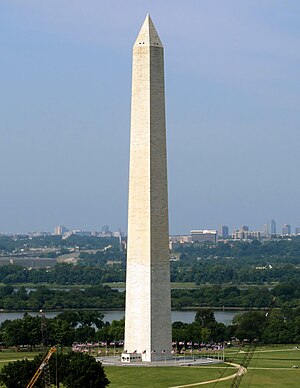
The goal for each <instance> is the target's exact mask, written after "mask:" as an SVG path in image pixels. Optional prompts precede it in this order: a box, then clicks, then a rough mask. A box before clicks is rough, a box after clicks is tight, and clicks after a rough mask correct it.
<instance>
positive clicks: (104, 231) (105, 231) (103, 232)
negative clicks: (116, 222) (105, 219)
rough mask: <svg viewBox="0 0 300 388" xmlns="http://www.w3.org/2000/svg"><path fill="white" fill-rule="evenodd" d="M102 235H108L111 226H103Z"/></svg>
mask: <svg viewBox="0 0 300 388" xmlns="http://www.w3.org/2000/svg"><path fill="white" fill-rule="evenodd" d="M101 232H102V234H108V232H109V225H103V226H102V228H101Z"/></svg>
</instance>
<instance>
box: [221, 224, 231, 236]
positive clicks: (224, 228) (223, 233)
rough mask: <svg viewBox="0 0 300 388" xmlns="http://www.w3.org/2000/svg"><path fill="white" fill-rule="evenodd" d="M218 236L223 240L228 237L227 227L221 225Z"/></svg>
mask: <svg viewBox="0 0 300 388" xmlns="http://www.w3.org/2000/svg"><path fill="white" fill-rule="evenodd" d="M220 236H221V237H222V238H224V239H226V238H228V237H229V227H228V226H227V225H222V226H221V228H220Z"/></svg>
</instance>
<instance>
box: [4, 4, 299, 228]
mask: <svg viewBox="0 0 300 388" xmlns="http://www.w3.org/2000/svg"><path fill="white" fill-rule="evenodd" d="M147 12H149V13H150V14H151V15H152V16H153V18H154V19H155V23H156V26H157V28H158V29H159V31H160V32H161V35H162V36H163V37H164V39H163V44H164V45H165V46H166V47H167V50H166V52H165V58H166V66H165V73H166V86H167V107H166V110H167V117H168V120H167V147H168V156H167V157H168V175H169V220H170V233H172V234H176V233H183V232H185V231H186V232H188V231H189V230H191V229H198V228H205V229H212V228H216V229H219V227H220V226H221V225H222V224H223V223H224V225H225V224H226V225H228V226H230V229H231V230H232V229H234V228H239V227H240V226H241V225H243V224H244V223H246V224H247V225H249V226H250V228H251V229H254V230H261V228H262V225H264V224H266V223H268V224H269V221H270V219H272V218H274V219H275V220H276V223H277V232H278V233H280V232H281V230H282V226H283V225H284V224H286V223H288V224H290V225H292V227H293V228H294V227H296V226H300V204H299V197H300V182H299V180H297V179H296V177H297V174H298V165H299V150H298V148H299V147H298V144H299V143H300V131H299V122H300V107H299V100H300V89H299V87H298V85H299V84H300V73H299V64H300V52H299V50H298V46H299V44H298V43H299V40H300V29H299V26H300V2H295V1H292V0H287V1H285V2H282V1H279V0H272V1H271V0H265V1H263V2H262V1H260V0H245V1H239V0H228V1H226V2H213V1H209V0H203V1H201V2H200V1H199V2H196V1H192V0H187V1H185V2H184V5H183V4H182V1H179V0H172V1H171V0H165V1H164V2H153V1H147V0H145V1H143V2H141V1H139V0H128V1H126V2H124V1H121V0H115V1H113V2H106V3H105V5H104V4H103V3H101V2H99V1H96V0H91V1H90V2H89V6H88V7H87V6H86V4H85V3H80V2H69V1H66V0H62V1H60V2H59V3H57V2H36V1H33V0H28V1H26V2H12V1H9V0H3V1H1V4H0V24H1V38H0V39H1V54H2V55H1V58H2V60H1V70H2V71H1V73H0V82H1V91H2V93H1V94H0V114H1V122H0V139H1V141H0V163H1V190H0V232H11V233H25V232H27V231H33V230H51V231H52V230H53V228H54V226H55V225H59V224H62V225H64V224H66V225H74V228H78V229H89V230H97V229H98V226H99V225H102V224H105V223H110V224H111V225H112V228H113V229H114V230H118V228H119V227H121V229H122V230H124V231H125V232H126V225H127V197H128V196H127V193H128V184H127V181H128V167H129V166H128V159H129V155H128V149H129V122H130V120H129V115H130V92H131V91H130V84H131V57H130V55H129V54H128V53H129V52H130V50H131V42H132V41H133V40H134V38H135V36H136V34H137V32H138V30H139V28H137V27H136V26H137V25H138V24H139V21H140V20H142V19H143V18H144V15H145V14H146V13H147ZM174 26H176V27H175V28H174ZM99 220H100V221H99Z"/></svg>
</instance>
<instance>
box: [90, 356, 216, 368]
mask: <svg viewBox="0 0 300 388" xmlns="http://www.w3.org/2000/svg"><path fill="white" fill-rule="evenodd" d="M96 360H97V361H100V362H101V363H102V365H103V366H105V365H109V366H124V367H153V366H202V365H203V366H204V365H213V364H219V363H222V362H223V361H222V360H220V359H215V358H209V357H207V358H206V357H204V358H196V357H195V358H192V357H185V358H184V357H182V358H181V357H178V358H172V359H165V360H160V361H152V362H146V361H140V362H130V363H126V362H122V361H121V358H120V357H119V356H106V357H96Z"/></svg>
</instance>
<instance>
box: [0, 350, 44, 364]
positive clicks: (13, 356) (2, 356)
mask: <svg viewBox="0 0 300 388" xmlns="http://www.w3.org/2000/svg"><path fill="white" fill-rule="evenodd" d="M37 354H38V353H37V352H14V351H6V350H4V351H1V352H0V368H2V366H3V365H5V364H7V363H8V362H10V361H16V360H22V359H23V358H28V360H32V359H33V358H34V357H35V356H36V355H37Z"/></svg>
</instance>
